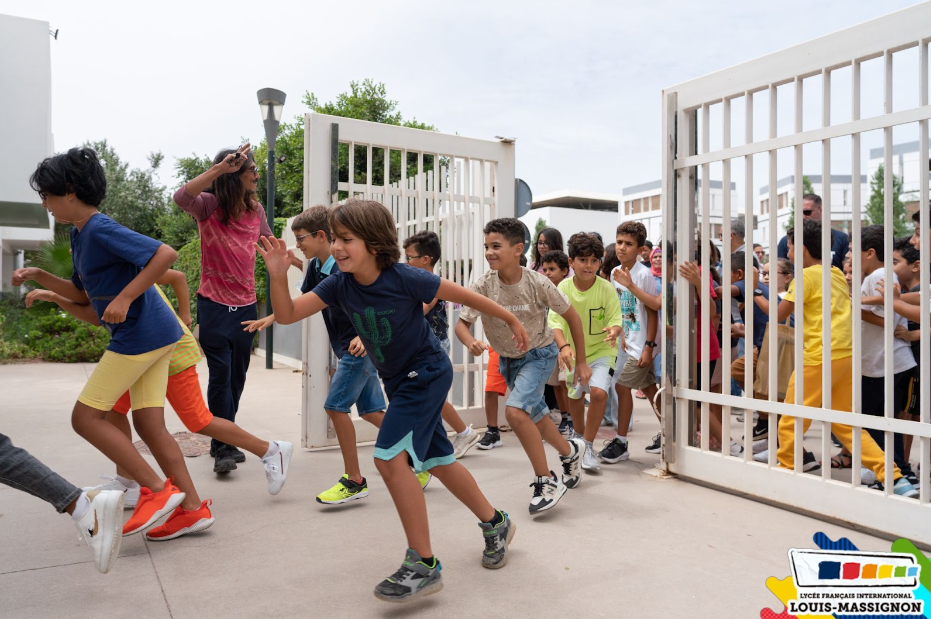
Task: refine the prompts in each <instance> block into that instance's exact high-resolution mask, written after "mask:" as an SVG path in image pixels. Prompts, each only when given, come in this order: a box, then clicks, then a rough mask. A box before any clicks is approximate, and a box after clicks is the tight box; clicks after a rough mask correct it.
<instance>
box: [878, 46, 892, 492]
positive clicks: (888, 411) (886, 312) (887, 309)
mask: <svg viewBox="0 0 931 619" xmlns="http://www.w3.org/2000/svg"><path fill="white" fill-rule="evenodd" d="M883 61H884V62H883V94H884V96H883V99H884V101H883V113H884V114H891V113H892V52H890V51H888V50H887V51H886V53H885V55H884V57H883ZM883 167H884V169H885V174H884V176H883V185H884V186H883V202H884V205H883V207H884V210H885V213H884V215H885V216H884V218H883V250H884V251H883V253H884V254H885V256H884V258H883V260H884V262H885V264H884V267H885V281H886V286H885V295H884V298H883V319H884V323H883V349H884V350H885V355H884V357H883V362H884V363H883V373H884V375H885V381H884V383H883V395H884V398H883V401H884V403H885V411H884V414H885V416H886V417H887V418H889V417H894V416H895V411H894V410H893V409H894V408H895V407H894V405H893V404H894V392H893V386H894V384H895V383H894V382H893V381H894V378H895V366H894V361H895V355H894V354H893V342H892V338H893V329H894V328H895V314H894V313H893V311H892V282H893V278H894V277H895V276H894V275H893V273H892V229H893V226H894V224H895V220H894V219H893V212H892V203H893V202H892V198H893V195H892V180H893V178H894V176H895V175H894V174H893V169H892V127H886V128H885V129H884V130H883ZM884 438H885V445H881V447H882V448H883V449H884V451H885V458H886V470H885V473H886V478H885V479H883V480H882V483H883V485H884V486H885V488H884V491H885V493H886V494H887V495H889V494H891V493H892V484H893V455H894V449H893V444H894V439H893V435H892V433H891V432H886V433H885V437H884Z"/></svg>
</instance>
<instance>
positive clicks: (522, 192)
mask: <svg viewBox="0 0 931 619" xmlns="http://www.w3.org/2000/svg"><path fill="white" fill-rule="evenodd" d="M532 206H533V192H532V191H530V185H528V184H527V183H525V182H524V181H522V180H521V179H519V178H515V179H514V212H515V215H514V216H515V217H518V218H520V217H523V216H524V215H526V214H527V213H529V212H530V208H531V207H532ZM528 238H529V237H528Z"/></svg>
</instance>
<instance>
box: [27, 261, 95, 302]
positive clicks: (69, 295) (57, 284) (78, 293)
mask: <svg viewBox="0 0 931 619" xmlns="http://www.w3.org/2000/svg"><path fill="white" fill-rule="evenodd" d="M28 281H33V282H36V283H38V284H39V285H41V286H44V287H45V288H48V289H49V290H51V291H52V292H54V293H55V294H58V295H61V296H62V297H64V298H66V299H68V300H69V301H74V302H75V303H90V299H88V298H87V293H86V292H84V291H83V290H79V289H78V287H77V286H75V285H74V282H72V281H71V280H70V279H62V278H60V277H56V276H54V275H52V274H51V273H49V272H48V271H43V270H42V269H40V268H38V267H24V268H22V269H16V270H15V271H13V278H12V280H11V282H10V283H12V284H13V285H14V286H22V285H23V284H24V283H26V282H28Z"/></svg>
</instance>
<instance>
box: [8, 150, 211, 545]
mask: <svg viewBox="0 0 931 619" xmlns="http://www.w3.org/2000/svg"><path fill="white" fill-rule="evenodd" d="M30 184H31V185H32V187H33V189H35V190H36V191H37V192H38V193H39V197H40V198H41V199H42V205H43V206H44V207H45V208H46V209H48V210H49V211H50V212H51V213H52V215H54V216H55V220H56V221H59V222H61V223H71V224H74V228H72V230H71V251H72V259H73V261H74V275H73V276H72V278H71V280H70V281H69V280H65V279H61V278H59V277H55V276H53V275H51V274H49V273H46V272H45V271H42V270H41V269H36V268H25V269H19V270H17V271H16V272H15V273H14V274H13V284H14V285H21V284H22V283H23V282H24V281H26V280H34V281H36V282H38V283H40V284H42V285H43V286H45V287H46V288H48V289H49V290H51V291H52V292H55V293H57V294H59V295H61V296H63V297H65V298H66V299H69V300H71V301H74V302H75V303H80V304H82V305H86V304H88V303H89V304H90V305H91V306H93V308H94V311H95V312H96V313H97V316H98V318H99V320H100V324H101V325H102V326H103V327H105V328H106V329H107V331H109V332H110V344H109V345H108V346H107V350H106V351H105V352H104V354H103V357H101V359H100V362H99V363H98V364H97V367H96V368H95V369H94V372H93V374H91V377H90V378H89V379H88V382H87V385H86V386H85V387H84V390H83V391H82V392H81V395H80V396H79V397H78V401H77V403H76V404H75V405H74V410H73V412H72V414H71V425H72V426H73V427H74V429H75V431H76V432H77V433H78V434H79V435H81V436H82V437H84V438H85V439H86V440H87V441H88V442H89V443H91V444H92V445H94V447H96V448H97V449H99V450H100V451H101V452H102V453H103V454H104V455H106V456H107V457H108V458H110V460H112V461H113V462H114V463H116V465H117V466H119V467H122V468H123V469H125V470H126V471H127V472H129V474H130V475H132V478H133V479H135V480H136V481H137V482H138V483H139V485H140V486H142V488H141V489H140V496H139V501H138V502H137V504H136V509H135V511H134V513H133V515H132V517H131V518H130V519H129V521H128V522H127V523H126V524H125V525H124V526H123V535H124V536H125V535H132V534H135V533H141V532H143V531H146V530H147V529H149V528H151V527H152V526H153V525H154V524H155V523H156V522H157V521H158V520H159V519H161V518H162V517H163V516H165V515H166V514H169V513H171V512H172V511H174V509H175V508H176V507H178V506H179V505H182V504H183V502H184V500H185V493H184V492H182V491H181V490H180V489H179V488H178V486H181V485H188V486H189V487H191V488H193V483H192V482H191V479H190V475H189V474H188V471H187V467H186V466H185V464H184V457H183V456H182V454H181V450H180V449H179V448H178V444H177V443H176V442H175V440H174V438H173V437H172V436H171V435H170V434H169V433H168V431H167V430H166V429H165V419H164V406H165V391H166V388H167V385H168V362H169V360H170V358H171V352H172V349H173V348H174V346H175V343H176V342H177V341H178V340H179V339H180V338H181V334H182V332H181V327H180V326H179V325H178V320H177V318H176V317H175V315H174V313H173V312H172V311H171V308H170V307H169V306H168V305H167V304H165V303H164V301H162V299H161V298H160V297H159V294H158V292H156V290H155V289H154V288H153V285H154V284H155V282H156V280H158V278H160V277H161V276H162V275H163V274H164V273H165V272H166V271H167V270H168V267H169V266H171V263H172V262H174V260H175V258H176V257H177V252H175V251H174V250H173V249H172V248H171V247H169V246H167V245H164V244H162V243H160V242H159V241H156V240H153V239H150V238H148V237H146V236H143V235H141V234H138V233H136V232H133V231H132V230H129V229H127V228H124V227H123V226H121V225H120V224H118V223H116V222H115V221H113V220H112V219H110V218H109V217H107V216H106V215H103V214H101V213H100V212H99V211H98V210H97V209H98V206H99V205H100V203H101V202H102V201H103V198H104V196H105V195H106V186H107V181H106V177H105V175H104V171H103V168H102V167H101V165H100V162H99V161H98V160H97V155H96V153H95V152H94V151H93V150H91V149H89V148H72V149H71V150H69V151H68V152H67V153H66V154H59V155H55V156H54V157H50V158H48V159H45V160H44V161H43V162H42V163H40V164H39V166H38V167H37V168H36V171H35V172H34V173H33V175H32V177H31V178H30ZM127 390H128V391H129V392H130V397H131V399H132V408H133V423H134V425H135V427H136V431H137V432H138V433H139V436H140V438H142V440H143V441H144V442H145V443H146V445H147V446H148V447H149V449H150V450H151V451H152V453H153V455H155V457H156V459H157V460H158V462H159V465H160V466H161V467H162V469H163V471H164V472H165V473H166V474H167V475H170V476H171V477H173V478H174V482H175V483H177V484H178V486H176V485H175V483H172V481H171V479H169V480H162V479H161V478H160V477H159V475H158V474H157V473H156V472H155V471H154V470H153V469H152V467H151V466H149V464H148V463H147V462H146V461H145V460H144V459H143V458H142V456H140V455H139V452H138V451H136V448H135V447H134V446H133V444H132V440H131V439H130V438H129V437H127V436H125V435H124V434H123V433H122V432H120V430H119V429H117V428H116V427H115V426H114V425H112V424H111V423H110V422H109V421H107V418H106V415H107V412H108V411H110V410H111V409H112V408H113V406H114V404H116V402H117V400H119V399H120V397H121V396H122V395H123V394H124V393H125V392H126V391H127ZM198 507H199V505H196V506H189V507H188V508H185V509H197V508H198Z"/></svg>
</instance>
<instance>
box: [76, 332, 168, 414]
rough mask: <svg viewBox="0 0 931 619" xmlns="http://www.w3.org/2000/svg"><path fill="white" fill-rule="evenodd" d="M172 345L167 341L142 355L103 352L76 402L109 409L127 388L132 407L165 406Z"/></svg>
mask: <svg viewBox="0 0 931 619" xmlns="http://www.w3.org/2000/svg"><path fill="white" fill-rule="evenodd" d="M174 347H175V345H174V344H169V345H168V346H163V347H162V348H158V349H156V350H152V351H149V352H147V353H143V354H141V355H121V354H119V353H115V352H113V351H112V350H108V351H106V352H104V353H103V356H102V357H101V358H100V362H99V363H97V367H96V368H94V373H93V374H91V377H90V378H89V379H88V380H87V384H86V385H84V389H83V390H82V391H81V395H79V396H78V402H80V403H81V404H85V405H87V406H90V407H91V408H95V409H97V410H99V411H109V410H111V409H112V408H113V406H114V405H115V404H116V403H117V402H118V401H119V399H120V397H121V396H122V395H123V394H124V393H126V391H127V390H128V391H129V397H130V400H131V402H132V409H133V410H140V409H143V408H164V407H165V391H166V390H167V389H168V362H169V361H171V352H172V350H174Z"/></svg>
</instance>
